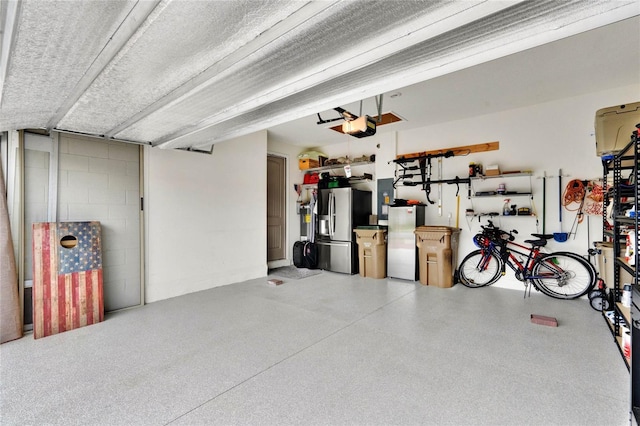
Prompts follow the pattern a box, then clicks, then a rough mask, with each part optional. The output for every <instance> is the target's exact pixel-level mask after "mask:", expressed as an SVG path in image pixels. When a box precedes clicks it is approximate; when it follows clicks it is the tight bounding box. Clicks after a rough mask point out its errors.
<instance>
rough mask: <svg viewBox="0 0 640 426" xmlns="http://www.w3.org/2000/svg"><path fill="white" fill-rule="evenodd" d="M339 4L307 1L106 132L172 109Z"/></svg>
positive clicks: (124, 127) (119, 129)
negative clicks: (264, 48)
mask: <svg viewBox="0 0 640 426" xmlns="http://www.w3.org/2000/svg"><path fill="white" fill-rule="evenodd" d="M336 3H338V1H337V0H334V1H321V2H310V3H307V4H305V5H304V6H303V7H301V8H300V9H298V10H297V11H296V12H295V13H294V14H292V15H291V16H290V17H288V18H287V19H286V20H283V21H280V22H279V23H278V24H277V25H275V26H273V27H271V28H269V30H267V31H265V32H264V33H263V34H261V35H260V37H258V38H255V39H253V40H252V41H251V42H249V43H247V44H246V45H244V46H242V47H241V48H239V49H237V50H235V51H234V52H233V53H231V54H230V55H228V56H226V57H225V58H223V59H221V60H220V61H219V62H217V63H215V64H214V65H212V66H211V67H210V68H208V69H207V70H206V71H204V72H202V73H200V74H199V75H197V76H196V77H194V78H193V79H191V80H189V81H187V82H186V83H184V84H182V85H181V86H179V87H177V88H176V89H175V90H173V91H172V92H171V93H169V94H168V95H167V96H164V97H163V98H160V99H158V100H157V101H156V102H154V103H152V104H150V105H149V106H148V107H146V108H145V109H143V110H142V111H140V112H139V113H137V114H135V115H134V116H132V117H131V118H130V119H128V120H127V121H125V122H123V123H122V124H120V125H119V126H117V127H115V128H113V129H111V130H110V131H109V132H107V136H109V137H113V136H114V135H117V134H118V133H120V132H122V131H123V130H125V129H127V128H129V127H131V126H132V125H133V124H135V123H137V122H138V121H140V120H142V119H143V118H145V117H147V116H149V115H150V114H152V113H154V112H157V111H160V110H162V109H165V108H169V107H171V106H172V105H173V104H175V103H178V102H180V101H182V100H184V99H186V98H188V97H189V96H191V95H193V94H194V93H196V92H198V91H199V90H201V89H203V88H204V87H206V86H208V85H209V84H211V82H212V81H214V80H217V79H219V78H220V76H221V75H224V72H225V70H228V69H229V68H231V67H232V66H233V65H236V64H237V63H239V62H241V61H243V60H246V58H247V57H250V56H251V55H252V54H253V53H255V52H257V51H259V50H260V49H262V48H263V47H265V46H267V45H268V44H269V43H271V42H273V41H274V40H277V39H278V38H280V37H282V36H283V35H284V34H286V33H287V32H289V31H291V30H292V29H294V28H296V27H298V26H299V25H302V24H304V23H305V22H306V21H308V20H309V19H311V18H313V17H315V16H316V15H318V14H319V13H322V12H323V11H325V10H326V9H329V8H330V7H332V6H333V5H334V4H336Z"/></svg>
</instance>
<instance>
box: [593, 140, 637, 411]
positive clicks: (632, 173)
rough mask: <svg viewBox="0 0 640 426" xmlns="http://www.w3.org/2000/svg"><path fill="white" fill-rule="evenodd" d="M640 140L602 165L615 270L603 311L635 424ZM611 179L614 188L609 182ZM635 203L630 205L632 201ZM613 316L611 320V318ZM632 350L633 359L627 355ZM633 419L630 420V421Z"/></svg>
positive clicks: (605, 222)
mask: <svg viewBox="0 0 640 426" xmlns="http://www.w3.org/2000/svg"><path fill="white" fill-rule="evenodd" d="M639 160H640V139H639V138H638V131H635V132H634V134H633V136H632V137H631V142H629V144H628V145H627V146H626V147H625V148H624V149H622V150H621V151H620V152H619V153H618V154H616V155H611V156H605V157H603V160H602V165H603V178H604V180H603V182H604V183H603V185H604V188H603V190H604V194H605V197H604V199H603V212H604V213H603V214H604V215H605V217H603V235H604V237H605V238H606V239H608V240H610V241H611V242H612V243H613V254H614V259H615V261H614V267H613V280H614V282H613V283H611V286H610V287H611V290H612V291H611V295H610V297H611V299H612V300H611V301H612V302H613V306H612V308H613V309H612V310H610V311H603V316H604V318H605V321H606V322H607V324H608V325H609V327H610V329H611V333H612V335H613V338H614V341H615V343H616V346H617V347H618V349H619V350H620V354H621V355H622V359H623V360H624V362H625V365H626V366H627V368H628V369H629V372H630V375H631V379H630V384H631V386H630V387H631V390H630V391H631V407H630V416H631V417H635V421H636V423H637V422H638V421H639V420H640V352H639V351H640V314H639V312H640V309H639V306H640V286H639V283H638V265H640V256H639V253H638V250H637V248H638V247H640V235H639V233H638V229H639V228H638V211H639V209H638V202H639V200H640V190H639V189H638V180H639V179H640V167H639V166H638V161H639ZM625 171H629V184H623V181H624V180H625V179H626V178H623V172H625ZM608 178H611V185H610V186H609V180H608ZM631 199H632V200H633V201H632V202H629V200H631ZM623 200H626V201H625V203H626V204H627V205H628V204H631V205H632V206H633V207H634V210H635V212H636V214H635V216H634V217H627V216H625V214H624V211H623V208H622V205H623ZM609 207H611V214H610V218H611V221H612V223H611V227H610V228H608V226H607V225H608V223H609V222H608V220H607V211H609ZM634 229H635V240H634V241H632V242H631V244H632V245H633V244H634V243H635V248H636V249H635V251H634V253H633V255H632V258H631V259H629V261H628V260H627V259H626V258H625V256H623V253H624V251H625V250H624V249H625V246H626V235H627V232H628V230H634ZM623 270H625V271H627V272H628V273H629V274H630V275H631V277H633V282H632V283H631V284H632V301H631V306H630V307H627V306H624V305H623V304H622V302H621V300H622V292H623V288H622V286H623V285H624V284H625V283H622V282H621V272H622V271H623ZM611 317H613V318H612V319H610V318H611ZM627 329H628V330H629V332H628V333H629V339H630V344H629V346H628V349H627V347H625V344H624V343H625V342H624V341H625V340H626V338H625V337H626V333H627V331H626V330H627ZM627 351H630V356H627V354H628V352H627ZM630 420H631V419H630Z"/></svg>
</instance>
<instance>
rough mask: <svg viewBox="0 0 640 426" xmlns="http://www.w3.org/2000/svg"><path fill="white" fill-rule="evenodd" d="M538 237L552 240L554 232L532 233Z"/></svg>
mask: <svg viewBox="0 0 640 426" xmlns="http://www.w3.org/2000/svg"><path fill="white" fill-rule="evenodd" d="M531 235H532V236H534V237H536V238H540V239H541V240H551V239H553V234H531Z"/></svg>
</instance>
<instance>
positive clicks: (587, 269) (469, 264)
mask: <svg viewBox="0 0 640 426" xmlns="http://www.w3.org/2000/svg"><path fill="white" fill-rule="evenodd" d="M481 228H482V231H481V232H480V233H479V234H476V235H475V236H474V237H473V241H474V243H475V244H476V246H478V247H479V248H478V249H477V250H474V251H472V252H471V253H469V254H468V255H467V256H465V258H464V259H463V260H462V262H461V263H460V268H459V269H458V279H459V281H460V282H461V283H462V284H463V285H465V286H467V287H471V288H477V287H484V286H487V285H491V284H493V283H495V282H496V281H498V280H499V279H500V278H501V277H502V276H504V275H505V274H506V266H509V267H510V268H511V269H512V270H513V271H514V273H515V276H516V279H518V281H522V282H523V283H524V286H525V294H526V290H527V287H528V285H529V283H531V285H532V286H533V287H534V288H535V289H536V290H538V291H540V292H542V293H543V294H546V295H547V296H550V297H553V298H556V299H575V298H578V297H581V296H583V295H584V294H587V293H588V292H590V291H591V290H592V289H593V287H594V285H595V284H596V281H597V273H596V270H595V267H594V266H593V265H592V264H591V263H590V262H589V261H587V260H586V259H584V258H583V257H581V256H579V255H577V254H575V253H571V252H564V251H559V252H552V253H545V252H543V251H542V250H541V249H542V247H544V246H545V245H546V244H547V240H549V239H551V238H553V235H545V234H531V235H532V236H534V237H535V238H536V239H535V240H525V241H524V242H525V243H527V244H529V245H530V246H531V247H527V246H524V245H522V244H519V243H516V242H514V240H515V236H514V234H517V233H518V231H516V230H515V229H514V230H512V231H509V232H507V231H503V230H501V229H499V228H497V227H495V226H494V225H493V223H492V222H491V221H490V220H489V221H488V226H481ZM524 257H526V260H525V259H524ZM529 291H530V289H529Z"/></svg>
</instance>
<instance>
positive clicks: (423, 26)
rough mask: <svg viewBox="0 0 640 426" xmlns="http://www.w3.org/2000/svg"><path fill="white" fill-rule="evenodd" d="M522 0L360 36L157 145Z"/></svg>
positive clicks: (427, 18) (426, 17) (464, 6)
mask: <svg viewBox="0 0 640 426" xmlns="http://www.w3.org/2000/svg"><path fill="white" fill-rule="evenodd" d="M522 1H523V0H514V1H509V2H482V3H468V4H465V3H455V2H454V3H452V4H451V5H450V6H449V7H451V8H453V9H458V10H456V11H454V12H453V13H452V14H446V13H445V14H443V17H442V18H441V19H439V20H437V21H435V22H434V17H433V15H430V14H426V15H424V16H422V17H421V18H420V19H416V20H414V21H413V22H410V23H408V24H407V25H404V26H400V27H399V28H397V29H394V30H392V31H389V32H386V33H380V34H378V35H377V36H376V37H370V38H369V39H367V40H359V42H358V43H357V44H355V45H354V46H355V47H352V46H346V47H345V49H344V50H343V51H342V52H339V53H338V54H336V55H335V56H334V57H332V58H331V60H330V61H328V62H327V63H326V64H324V66H321V67H318V70H317V71H316V72H314V73H312V74H308V75H306V76H304V77H303V78H298V79H295V80H285V81H282V82H281V83H280V84H279V85H278V86H277V87H275V88H269V91H268V92H263V93H257V94H255V96H252V97H251V98H249V99H247V100H245V101H244V102H242V103H239V104H236V105H233V106H230V107H229V108H226V109H225V110H224V111H221V112H219V113H217V114H214V115H212V116H210V117H208V118H207V119H205V120H202V121H200V122H199V123H197V124H195V125H193V126H190V127H187V128H185V129H183V130H180V131H178V132H175V133H173V134H172V135H169V136H167V137H165V138H163V139H162V140H160V141H156V142H155V143H154V146H163V145H169V146H170V145H171V143H172V142H174V141H176V140H178V139H180V138H183V137H185V136H188V135H190V134H194V133H197V132H199V131H201V130H203V129H207V128H209V127H212V126H215V125H217V124H219V123H221V122H223V121H225V120H228V119H231V118H234V117H237V116H239V115H241V114H243V113H246V112H248V111H251V110H253V109H255V108H257V107H259V106H261V105H264V104H268V103H271V102H275V101H278V100H281V99H283V98H286V97H287V96H290V95H293V94H295V93H298V92H301V91H304V90H307V89H310V88H312V87H315V86H317V85H319V84H321V83H324V82H327V81H329V80H331V79H334V78H336V77H339V76H341V75H344V74H347V73H349V72H352V71H354V70H357V69H360V68H363V67H365V66H368V65H371V64H373V63H375V62H378V61H380V60H381V59H384V58H386V57H388V56H391V55H393V54H394V53H396V52H398V51H401V50H404V49H406V48H409V47H411V46H413V45H415V44H417V43H421V42H424V41H425V40H428V39H430V38H433V37H436V36H438V35H441V34H443V33H445V32H447V31H450V30H451V28H458V27H461V26H464V25H466V24H468V23H470V22H473V21H476V20H478V19H481V18H483V17H485V16H488V15H491V14H493V13H496V12H499V11H501V10H503V9H507V8H509V7H513V6H514V5H515V4H517V3H520V2H522ZM461 5H462V7H461Z"/></svg>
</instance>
